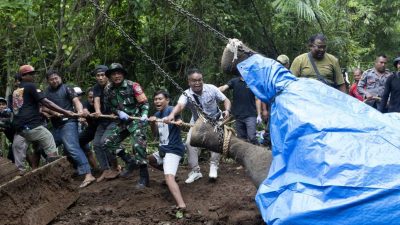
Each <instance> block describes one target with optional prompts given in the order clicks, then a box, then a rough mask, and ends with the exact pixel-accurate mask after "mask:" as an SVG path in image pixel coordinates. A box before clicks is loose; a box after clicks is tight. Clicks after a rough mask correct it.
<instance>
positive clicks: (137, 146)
mask: <svg viewBox="0 0 400 225" xmlns="http://www.w3.org/2000/svg"><path fill="white" fill-rule="evenodd" d="M106 75H107V77H108V78H109V80H110V83H109V84H108V85H107V86H106V88H105V90H104V98H105V104H106V107H108V108H109V109H110V111H111V112H112V113H114V114H116V115H118V117H119V119H120V121H119V123H118V124H117V126H115V127H114V128H112V127H111V128H110V127H109V128H107V130H106V136H107V138H106V140H105V143H104V146H105V147H106V149H108V150H109V151H111V153H113V154H117V155H118V156H120V157H121V158H122V159H123V160H124V161H129V163H128V166H127V169H128V171H129V170H133V168H136V167H138V166H139V167H140V172H139V174H140V179H139V183H138V185H137V186H136V187H137V188H144V187H146V186H148V185H149V173H148V170H147V153H146V147H147V142H146V135H145V130H146V129H145V126H146V124H147V115H148V111H149V103H148V101H147V97H146V95H145V94H144V92H143V89H142V87H141V86H140V84H138V83H136V82H133V81H130V80H127V79H125V78H126V76H127V71H126V70H125V69H124V68H123V67H122V65H121V64H119V63H113V64H111V66H110V68H109V69H108V70H107V71H106ZM130 116H135V117H140V118H141V119H140V121H138V120H130V118H129V117H130ZM128 136H131V141H132V147H133V149H134V152H135V156H134V157H133V158H132V159H130V156H129V155H127V154H126V153H125V152H124V151H123V150H121V149H120V144H121V142H122V141H123V140H124V139H125V138H127V137H128Z"/></svg>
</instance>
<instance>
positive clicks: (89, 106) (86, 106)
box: [82, 100, 95, 113]
mask: <svg viewBox="0 0 400 225" xmlns="http://www.w3.org/2000/svg"><path fill="white" fill-rule="evenodd" d="M82 106H83V108H84V109H87V110H88V111H89V112H90V113H94V112H95V110H94V105H92V104H90V103H89V101H88V100H86V101H84V102H83V103H82Z"/></svg>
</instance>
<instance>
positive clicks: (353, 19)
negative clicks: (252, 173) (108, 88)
mask: <svg viewBox="0 0 400 225" xmlns="http://www.w3.org/2000/svg"><path fill="white" fill-rule="evenodd" d="M95 1H97V2H99V4H100V5H101V6H102V7H103V8H105V11H106V12H107V13H108V14H109V15H110V17H112V18H113V20H115V21H116V22H117V23H118V24H120V25H121V26H122V27H123V29H124V30H125V31H126V32H127V33H128V34H129V35H130V36H131V37H132V38H133V39H134V40H135V41H136V42H137V43H138V44H139V45H140V46H141V47H142V48H143V49H144V50H145V51H146V52H147V53H148V54H149V56H150V57H151V58H153V59H154V60H155V61H156V62H157V63H158V64H159V65H160V66H161V67H162V68H163V69H164V70H165V71H167V73H168V74H170V75H171V76H172V77H173V78H174V80H175V81H176V82H177V83H178V84H180V85H181V86H182V87H183V88H186V87H187V82H186V78H185V76H184V71H185V70H186V69H187V68H188V67H194V66H195V67H199V68H201V69H202V70H203V71H204V74H205V80H206V82H208V83H214V84H216V85H221V84H222V83H224V82H225V81H226V80H227V79H228V77H225V76H224V75H223V74H221V73H220V70H219V58H220V56H221V53H222V49H223V47H224V46H225V44H226V43H225V42H224V41H223V40H220V39H219V38H218V37H217V36H216V35H215V34H214V33H212V32H210V31H209V30H206V29H204V28H203V27H202V26H200V25H198V24H196V23H193V22H192V21H190V20H188V18H186V17H184V16H182V15H181V14H179V13H177V12H176V10H174V8H173V7H171V5H170V4H169V3H168V2H167V1H164V0H95ZM175 2H176V3H177V4H179V5H181V6H182V7H183V8H184V9H186V10H188V11H189V12H191V13H193V14H194V15H196V16H197V17H198V18H200V19H202V20H203V21H205V22H206V23H207V24H209V25H211V26H212V27H214V28H215V29H217V30H219V31H221V32H222V33H224V34H225V35H226V36H227V37H236V38H239V39H241V40H243V41H244V42H245V43H247V44H248V45H249V46H251V47H252V48H254V49H256V50H258V51H260V52H262V53H264V54H266V55H268V56H270V57H272V58H275V57H276V56H277V55H278V54H281V53H284V54H287V55H288V56H289V57H290V58H291V59H293V58H294V57H295V56H297V55H298V54H300V53H303V52H305V51H307V47H306V41H307V39H308V37H309V36H311V35H312V34H315V33H324V34H326V36H327V37H328V43H329V49H328V52H330V53H332V54H334V55H336V56H337V57H338V58H339V60H340V63H341V66H342V67H346V68H348V69H349V70H350V69H351V68H354V67H356V66H361V67H362V69H367V68H369V67H371V66H372V62H373V60H374V57H375V56H376V54H379V53H385V54H386V55H388V56H389V58H390V59H392V58H393V57H395V56H396V55H398V53H399V49H398V46H399V44H400V43H399V42H400V39H399V38H398V37H399V35H400V25H399V23H400V22H399V20H398V19H397V18H399V13H400V1H390V0H379V1H378V0H339V1H332V0H325V1H319V0H275V1H264V0H209V1H201V0H176V1H175ZM0 23H1V27H2V29H1V30H0V36H1V37H2V41H1V42H0V48H1V53H2V54H0V63H1V64H0V65H1V67H0V72H1V83H0V90H1V91H0V95H1V96H4V95H5V94H6V90H7V92H9V91H10V86H11V81H12V79H10V77H12V76H13V75H14V74H15V73H16V71H17V69H18V67H19V65H21V64H25V63H29V64H32V65H34V66H35V68H37V69H38V70H39V71H40V75H41V80H42V85H45V84H44V83H43V75H44V73H45V72H46V71H47V70H49V69H51V68H55V69H58V70H60V71H61V72H62V73H63V74H64V75H65V78H66V80H67V81H68V82H70V83H74V84H76V85H80V86H81V87H83V88H88V87H89V86H90V85H92V84H94V78H93V77H92V76H91V74H90V71H91V70H92V69H93V68H94V65H96V64H107V65H108V64H110V63H111V62H120V63H122V64H123V65H124V66H126V67H127V68H128V70H129V72H130V76H129V78H130V79H132V80H136V81H139V82H140V83H141V84H142V86H143V87H144V88H145V90H146V93H147V95H148V96H151V95H152V93H153V92H154V90H155V89H158V88H166V89H168V90H169V91H170V92H171V93H172V96H174V100H175V99H176V98H177V96H179V94H180V93H179V91H178V90H177V89H176V88H175V87H174V86H173V85H172V84H171V82H169V81H168V80H166V79H165V78H164V77H163V76H162V75H161V74H160V73H158V72H156V71H155V68H154V66H153V65H151V64H150V63H149V62H148V61H147V60H146V59H145V58H144V57H143V55H141V54H140V53H139V52H138V51H137V50H136V49H135V47H134V46H132V44H131V43H130V42H129V41H128V40H126V38H125V37H123V36H122V35H121V34H120V33H119V32H118V30H117V29H115V28H114V27H113V26H111V25H110V24H108V23H106V22H105V19H104V18H103V17H102V15H101V14H100V13H99V12H98V11H96V9H95V8H94V7H93V5H92V4H91V2H90V1H89V0H2V1H0ZM390 65H391V64H390ZM389 68H390V69H393V68H392V67H390V66H389ZM6 87H8V88H7V89H6Z"/></svg>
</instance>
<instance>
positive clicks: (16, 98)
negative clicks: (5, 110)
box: [12, 82, 44, 131]
mask: <svg viewBox="0 0 400 225" xmlns="http://www.w3.org/2000/svg"><path fill="white" fill-rule="evenodd" d="M43 98H44V95H43V93H42V92H39V90H37V89H36V86H35V84H34V83H30V82H21V84H20V85H19V87H18V88H17V89H16V90H15V91H14V92H13V101H12V102H13V103H12V107H13V112H14V119H13V124H14V126H15V128H16V130H17V131H20V130H22V129H27V128H29V129H33V128H35V127H38V126H40V125H42V123H43V120H42V116H41V114H40V112H39V101H40V100H41V99H43Z"/></svg>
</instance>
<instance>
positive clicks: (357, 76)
mask: <svg viewBox="0 0 400 225" xmlns="http://www.w3.org/2000/svg"><path fill="white" fill-rule="evenodd" d="M362 73H363V71H362V70H361V69H360V68H356V69H354V70H353V74H354V81H355V82H354V83H353V84H352V85H351V87H350V91H349V95H351V96H353V97H354V98H357V99H358V100H360V101H363V100H364V98H363V96H362V95H361V94H360V93H358V91H357V84H358V81H359V80H360V78H361V75H362Z"/></svg>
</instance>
